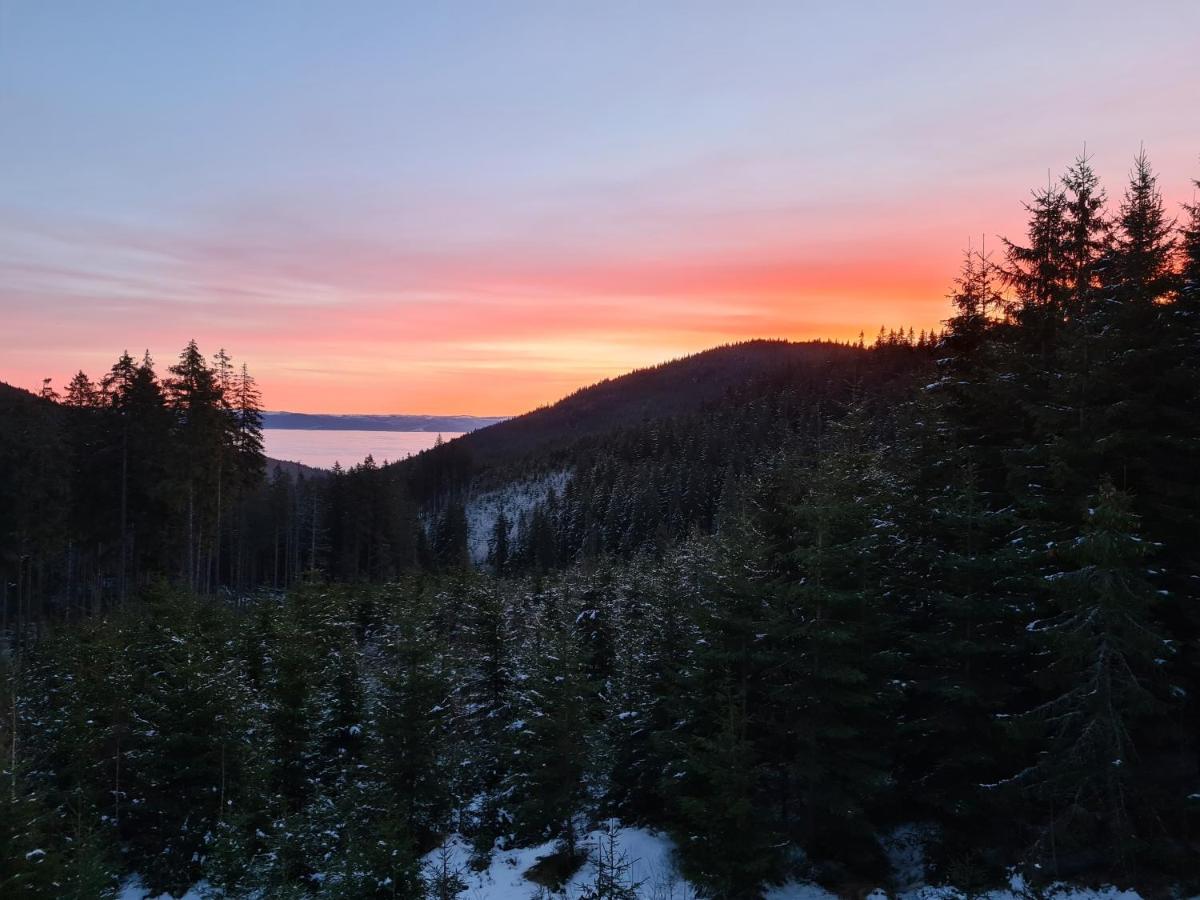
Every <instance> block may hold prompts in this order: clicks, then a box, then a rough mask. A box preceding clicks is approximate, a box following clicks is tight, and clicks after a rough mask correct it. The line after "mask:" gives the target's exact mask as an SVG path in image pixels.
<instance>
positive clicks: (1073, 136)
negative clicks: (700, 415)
mask: <svg viewBox="0 0 1200 900" xmlns="http://www.w3.org/2000/svg"><path fill="white" fill-rule="evenodd" d="M1198 41H1200V2H1196V0H1178V2H1157V3H1156V2H1142V3H1138V4H1134V3H1130V2H1128V0H1122V2H1103V0H1092V2H1088V3H1071V2H1054V3H1045V2H1037V3H1022V2H1005V3H981V4H963V3H960V2H953V3H894V2H879V3H868V2H846V3H829V2H820V3H817V2H811V3H810V2H802V0H791V2H783V3H764V2H755V0H739V2H737V3H732V2H715V3H706V2H701V0H693V2H686V3H675V2H667V0H637V2H625V0H606V2H603V3H600V2H594V3H593V2H561V0H556V2H546V3H538V2H523V0H505V2H499V0H473V2H463V0H445V2H438V3H422V2H393V0H389V2H378V3H374V2H355V0H338V2H332V0H331V2H324V3H321V2H304V0H288V2H269V0H254V2H243V0H237V2H221V0H202V2H193V0H172V2H169V3H163V2H157V0H147V2H137V3H134V2H122V0H106V2H104V3H96V2H79V3H70V2H62V0H0V380H5V381H8V382H10V383H14V384H19V385H22V386H26V387H37V386H40V384H41V379H42V378H43V377H46V376H51V377H53V378H54V383H55V384H56V385H58V386H61V385H62V384H63V383H64V382H65V381H66V380H67V379H68V378H69V377H70V375H71V374H73V373H74V372H75V371H76V370H78V369H80V368H82V369H83V370H84V371H86V372H88V373H89V374H90V375H92V376H93V377H97V376H99V375H100V374H102V373H103V372H104V371H105V370H106V369H107V368H108V367H109V366H110V365H111V364H112V362H113V361H114V360H115V359H116V357H117V356H118V355H119V354H120V352H121V351H122V350H125V349H129V350H130V351H131V352H132V353H134V354H140V353H141V352H142V350H144V349H149V350H150V351H151V352H152V354H153V355H154V356H155V359H156V361H157V363H158V366H159V368H160V370H161V369H164V368H165V367H166V366H167V365H168V364H169V363H170V362H171V361H172V359H173V358H174V356H175V355H176V354H177V353H178V351H179V349H180V348H181V347H182V346H183V345H184V344H185V343H186V342H187V341H188V340H189V339H190V338H195V339H196V340H197V341H198V342H199V343H200V346H201V349H202V350H204V351H205V352H207V353H214V352H216V350H217V349H218V348H220V347H225V348H227V350H228V351H229V352H230V353H231V354H232V355H233V356H234V357H235V359H236V360H238V361H245V362H246V363H248V365H249V367H250V370H251V372H252V373H253V374H254V375H255V376H256V377H257V378H258V381H259V383H260V386H261V388H262V390H263V393H264V399H265V403H266V406H267V407H268V408H270V409H289V410H296V411H305V412H378V413H385V412H405V413H441V414H451V413H472V414H478V415H509V414H515V413H519V412H522V411H524V410H527V409H530V408H532V407H534V406H537V405H540V404H542V403H546V402H550V401H553V400H555V399H557V398H559V397H561V396H563V395H565V394H566V393H569V392H570V391H571V390H573V389H575V388H577V387H580V386H582V385H585V384H589V383H592V382H594V381H596V380H598V379H600V378H604V377H608V376H611V375H615V374H619V373H621V372H625V371H628V370H629V369H632V368H635V367H638V366H642V365H648V364H653V363H656V362H660V361H662V360H665V359H669V358H673V357H676V356H680V355H683V354H686V353H689V352H694V351H697V350H701V349H704V348H707V347H710V346H714V345H717V344H721V343H726V342H729V341H735V340H742V339H746V338H752V337H785V338H791V339H809V338H819V337H826V338H834V339H848V338H854V337H856V336H857V335H858V333H859V331H860V330H863V331H866V333H867V336H868V339H869V338H870V336H871V335H872V334H874V333H875V332H876V331H877V330H878V329H879V327H880V326H881V325H888V326H912V327H914V328H917V329H918V330H920V329H921V328H931V327H936V326H937V325H938V323H939V322H940V321H941V320H943V319H944V318H945V317H946V316H947V314H948V307H947V302H946V299H945V298H946V293H947V290H948V287H949V285H950V283H951V281H952V279H953V276H954V274H955V272H956V270H957V268H958V263H959V259H960V256H961V252H962V250H963V248H964V247H965V246H966V245H967V243H968V241H971V242H974V243H975V244H976V245H978V243H979V242H980V241H981V240H982V241H984V242H985V243H986V245H987V246H989V247H998V246H999V243H1000V242H999V238H998V235H1002V234H1006V235H1010V236H1016V235H1019V234H1020V233H1021V230H1022V226H1023V221H1024V220H1023V210H1022V203H1023V202H1024V201H1025V200H1026V199H1027V198H1028V196H1029V190H1030V189H1031V188H1032V187H1034V186H1037V185H1044V184H1045V183H1046V180H1047V178H1048V177H1049V175H1050V174H1053V175H1057V174H1058V173H1060V172H1061V171H1062V170H1063V169H1065V167H1066V166H1067V165H1068V164H1069V163H1070V162H1071V160H1072V159H1073V158H1074V157H1075V156H1076V155H1077V154H1079V153H1080V152H1082V151H1083V149H1084V147H1085V145H1086V150H1087V152H1088V153H1089V154H1091V155H1092V156H1093V165H1094V166H1095V167H1096V169H1097V171H1098V172H1099V173H1100V175H1101V176H1102V178H1103V179H1104V181H1105V184H1106V186H1107V188H1108V190H1109V192H1110V194H1111V195H1114V196H1116V197H1119V195H1120V192H1121V191H1122V189H1123V183H1124V180H1125V175H1126V173H1127V171H1128V168H1129V165H1130V162H1131V160H1132V158H1133V156H1134V155H1135V154H1136V153H1137V152H1138V148H1139V146H1141V145H1143V144H1144V145H1145V147H1146V149H1147V151H1148V153H1149V155H1150V157H1151V160H1152V162H1153V163H1154V166H1155V168H1156V169H1157V170H1158V171H1159V173H1160V175H1161V179H1162V180H1161V186H1162V189H1163V193H1164V195H1165V197H1166V198H1167V199H1168V201H1169V202H1170V203H1172V204H1177V203H1178V202H1180V201H1183V200H1190V199H1191V197H1192V187H1191V180H1192V179H1193V178H1197V177H1200V114H1198V111H1200V50H1198V49H1197V48H1198V46H1200V44H1198V43H1197V42H1198Z"/></svg>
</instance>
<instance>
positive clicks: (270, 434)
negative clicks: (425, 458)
mask: <svg viewBox="0 0 1200 900" xmlns="http://www.w3.org/2000/svg"><path fill="white" fill-rule="evenodd" d="M461 433H462V432H456V431H446V432H443V433H442V440H444V441H448V440H450V439H451V438H456V437H458V436H459V435H460V434H461ZM437 438H438V436H437V433H436V432H433V431H330V430H327V429H313V430H308V429H303V428H267V429H264V430H263V444H264V446H265V448H266V451H267V456H269V457H271V459H286V460H291V461H292V462H298V463H304V465H306V466H316V467H317V468H320V469H330V468H333V464H334V463H335V462H340V463H341V464H342V468H344V469H348V468H350V467H351V466H353V465H357V464H358V463H360V462H362V461H363V460H364V459H366V457H367V454H370V455H371V456H373V457H374V458H375V462H377V463H380V464H382V463H383V461H384V460H385V459H386V460H388V461H389V462H395V461H396V460H398V459H404V457H406V456H412V455H413V454H415V453H420V452H421V451H422V450H427V449H429V448H430V447H432V446H433V444H434V442H435V441H436V440H437Z"/></svg>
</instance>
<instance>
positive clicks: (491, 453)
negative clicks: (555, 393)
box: [452, 340, 863, 464]
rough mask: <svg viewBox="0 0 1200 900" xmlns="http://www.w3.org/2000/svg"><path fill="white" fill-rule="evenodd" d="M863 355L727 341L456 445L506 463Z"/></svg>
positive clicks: (814, 345) (807, 345)
mask: <svg viewBox="0 0 1200 900" xmlns="http://www.w3.org/2000/svg"><path fill="white" fill-rule="evenodd" d="M862 353H863V351H862V350H860V349H858V348H855V347H849V346H846V345H843V344H834V343H828V342H824V341H808V342H802V343H794V342H790V341H781V340H755V341H747V342H745V343H740V344H728V345H725V346H721V347H715V348H713V349H711V350H705V351H703V352H701V353H696V354H693V355H691V356H685V357H682V358H680V359H675V360H671V361H670V362H665V363H662V364H660V365H657V366H653V367H650V368H646V369H638V370H635V371H633V372H630V373H629V374H627V375H621V376H619V377H617V378H609V379H606V380H604V381H601V382H598V383H597V384H594V385H591V386H590V387H586V388H583V389H581V390H578V391H576V392H575V393H573V394H571V395H569V396H567V397H565V398H564V399H562V400H560V401H558V402H557V403H554V404H552V405H550V406H544V407H541V408H539V409H535V410H533V411H532V412H528V413H526V414H524V415H522V416H517V417H515V418H512V419H508V420H506V421H503V422H500V423H498V424H496V425H492V426H490V427H488V428H481V429H480V430H478V431H475V432H472V433H470V434H467V435H464V436H463V437H461V438H458V439H457V440H456V441H453V442H452V443H453V444H455V445H456V446H457V447H458V449H459V450H461V451H466V452H468V453H469V454H470V456H471V457H472V458H474V459H475V460H476V462H478V463H484V464H492V463H498V462H503V461H508V460H511V459H513V458H515V457H520V456H523V455H525V454H528V453H530V452H532V451H535V450H549V449H554V448H558V447H564V446H567V445H570V444H572V443H574V442H575V441H577V440H578V439H580V438H583V437H588V436H592V435H597V434H602V433H604V432H607V431H611V430H613V429H617V428H625V427H629V426H633V425H638V424H641V423H644V422H647V421H651V420H655V419H664V418H668V417H671V416H678V415H683V414H687V413H690V412H694V411H695V410H697V409H699V408H701V407H703V406H704V405H706V404H708V403H712V402H713V401H716V400H719V399H720V398H721V397H723V396H725V395H726V394H728V393H729V392H730V391H732V390H734V389H736V388H739V387H743V386H745V385H747V384H748V383H750V382H753V381H756V380H763V379H769V378H771V377H772V376H778V375H779V374H781V373H783V372H785V371H786V370H788V369H791V368H809V369H811V368H815V367H820V366H828V365H831V364H842V365H844V364H848V363H851V362H852V361H853V360H856V359H858V358H860V357H861V355H862Z"/></svg>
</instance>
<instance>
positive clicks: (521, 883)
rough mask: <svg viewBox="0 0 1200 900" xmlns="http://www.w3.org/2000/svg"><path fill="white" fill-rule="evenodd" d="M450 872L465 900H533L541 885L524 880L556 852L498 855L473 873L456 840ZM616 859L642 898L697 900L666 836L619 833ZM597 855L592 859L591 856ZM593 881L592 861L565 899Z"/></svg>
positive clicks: (431, 866) (586, 840)
mask: <svg viewBox="0 0 1200 900" xmlns="http://www.w3.org/2000/svg"><path fill="white" fill-rule="evenodd" d="M603 835H604V832H602V831H593V832H590V833H588V834H587V835H585V836H583V837H582V839H581V841H580V844H581V846H584V847H588V848H595V847H596V842H597V841H599V840H600V839H601V838H602V837H603ZM445 847H446V849H447V851H448V859H447V866H448V868H449V869H450V870H451V871H457V872H458V874H459V876H460V877H461V878H462V879H463V880H464V881H465V882H466V884H467V890H466V892H465V893H464V894H463V897H465V898H466V900H529V898H530V897H532V896H534V894H536V893H537V891H538V885H536V884H534V883H533V882H532V881H530V880H529V879H528V878H526V877H525V873H526V872H527V871H529V869H530V867H532V866H533V865H534V864H535V863H537V861H538V860H539V859H541V858H542V857H544V856H549V855H551V854H552V853H554V852H555V850H556V845H555V843H554V842H553V841H550V842H548V843H545V844H539V845H537V846H535V847H521V848H517V849H513V850H496V851H494V852H493V853H492V858H491V861H490V863H489V865H488V867H487V868H486V869H484V870H483V871H481V872H475V871H473V870H472V869H471V866H470V859H471V848H470V845H469V844H468V843H467V842H466V841H465V840H463V839H462V838H461V837H459V836H458V835H453V836H451V837H450V839H449V840H448V841H447V842H446V844H445ZM616 848H617V854H618V856H620V855H622V854H623V855H624V856H625V858H626V859H627V860H628V862H629V863H630V866H631V868H630V877H631V878H632V880H633V881H634V882H635V883H637V882H641V883H642V887H641V891H640V893H641V894H642V895H643V896H645V897H654V898H656V900H659V898H661V900H695V896H696V895H695V892H694V891H693V890H692V889H691V887H690V886H689V885H687V884H686V883H685V882H684V881H683V879H682V878H680V877H679V875H678V873H677V872H676V870H675V865H674V863H673V862H672V861H671V852H672V844H671V842H670V840H668V839H667V838H666V837H665V836H664V835H662V834H660V833H658V832H655V831H650V830H648V829H645V828H622V829H620V830H619V831H618V832H617V840H616ZM594 855H595V854H594V853H593V856H594ZM440 856H441V854H440V851H438V850H434V851H432V852H431V853H429V854H427V855H426V857H425V864H426V867H427V869H426V871H427V872H431V873H432V872H436V871H438V870H440V867H441V859H440ZM594 876H595V867H594V864H593V863H592V862H591V861H589V862H588V863H586V864H585V865H584V866H583V868H581V869H580V870H579V871H578V872H576V873H575V876H574V877H573V878H572V879H571V880H570V882H568V884H567V885H566V888H565V890H564V894H565V896H567V897H577V896H578V895H579V893H580V892H581V891H582V889H583V888H584V886H585V885H587V884H589V883H591V881H592V879H593V878H594Z"/></svg>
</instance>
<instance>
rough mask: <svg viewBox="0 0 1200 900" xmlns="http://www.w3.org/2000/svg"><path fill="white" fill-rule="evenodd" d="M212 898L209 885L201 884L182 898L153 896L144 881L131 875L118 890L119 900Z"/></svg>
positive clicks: (161, 895) (197, 899)
mask: <svg viewBox="0 0 1200 900" xmlns="http://www.w3.org/2000/svg"><path fill="white" fill-rule="evenodd" d="M210 896H212V894H211V892H210V891H209V888H208V885H206V884H204V883H203V882H201V883H200V884H196V885H193V886H192V888H191V889H190V890H189V891H188V892H187V893H186V894H184V895H183V896H182V897H178V898H176V897H172V896H171V895H170V894H159V895H157V896H153V897H152V896H151V895H150V894H149V893H148V892H147V891H146V887H145V885H143V884H142V879H141V878H139V877H138V876H137V875H131V876H130V877H129V878H126V879H125V881H124V882H122V884H121V886H120V887H119V888H118V889H117V900H203V898H205V897H210Z"/></svg>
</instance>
